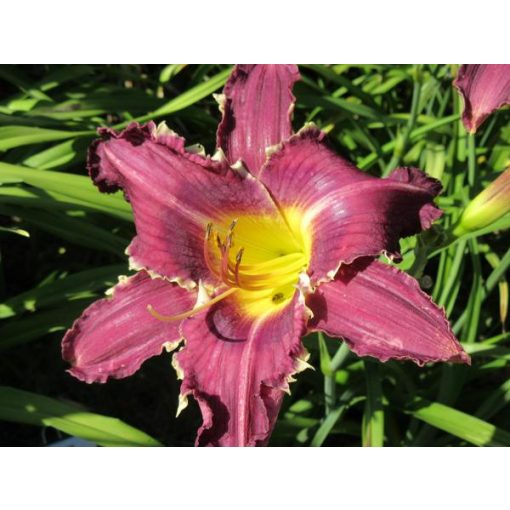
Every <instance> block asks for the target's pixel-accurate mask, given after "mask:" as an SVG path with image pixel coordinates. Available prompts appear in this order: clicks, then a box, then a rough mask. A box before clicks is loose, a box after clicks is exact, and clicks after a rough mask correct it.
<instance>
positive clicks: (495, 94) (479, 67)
mask: <svg viewBox="0 0 510 510" xmlns="http://www.w3.org/2000/svg"><path fill="white" fill-rule="evenodd" d="M453 84H454V86H455V87H456V88H457V89H458V90H459V92H460V94H461V95H462V98H463V99H464V112H463V113H462V121H463V122H464V126H465V127H466V129H467V130H468V131H469V132H471V133H474V132H475V131H476V130H477V129H478V128H479V127H480V126H481V125H482V124H483V122H484V121H485V119H486V118H487V117H488V116H489V115H490V114H491V113H492V112H494V111H496V110H498V109H499V108H501V107H502V106H504V105H507V104H510V65H509V64H463V65H462V66H461V68H460V69H459V73H458V75H457V78H456V79H455V81H454V82H453Z"/></svg>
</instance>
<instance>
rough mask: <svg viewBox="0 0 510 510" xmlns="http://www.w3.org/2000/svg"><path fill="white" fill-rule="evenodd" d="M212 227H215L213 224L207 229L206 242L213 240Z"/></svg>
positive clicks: (208, 225) (209, 224)
mask: <svg viewBox="0 0 510 510" xmlns="http://www.w3.org/2000/svg"><path fill="white" fill-rule="evenodd" d="M212 227H213V224H212V223H208V224H207V227H206V228H205V240H206V241H209V239H210V238H211V233H212Z"/></svg>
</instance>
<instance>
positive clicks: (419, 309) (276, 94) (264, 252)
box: [63, 65, 469, 446]
mask: <svg viewBox="0 0 510 510" xmlns="http://www.w3.org/2000/svg"><path fill="white" fill-rule="evenodd" d="M298 77H299V74H298V70H297V68H296V67H295V66H292V65H256V66H254V65H240V66H237V67H236V68H235V69H234V71H233V73H232V75H231V77H230V79H229V80H228V82H227V84H226V86H225V90H224V95H222V96H221V97H220V104H221V110H222V112H223V119H222V121H221V123H220V126H219V128H218V133H217V142H218V149H219V151H218V152H217V154H216V156H215V157H213V158H210V157H205V156H202V155H200V154H197V153H195V152H190V151H188V150H186V149H185V146H184V140H183V139H182V138H180V137H179V136H177V135H176V134H175V133H173V132H171V131H169V130H168V128H166V126H164V125H162V126H160V127H158V128H157V127H156V126H155V125H154V124H153V123H149V124H147V125H145V126H139V125H137V124H132V125H130V126H128V128H127V129H125V130H124V131H123V132H122V133H115V132H114V131H112V130H109V129H101V130H100V135H101V140H98V141H96V142H95V143H94V144H93V145H92V147H91V148H90V153H89V162H88V165H89V171H90V175H91V177H92V179H93V180H94V182H95V184H96V185H97V186H98V187H99V189H100V190H101V191H106V192H112V191H115V190H117V189H119V188H122V189H123V190H124V193H125V195H126V198H127V199H128V200H129V201H130V203H131V205H132V207H133V211H134V217H135V224H136V230H137V236H136V237H135V238H134V239H133V241H132V243H131V244H130V246H129V248H128V250H127V251H128V254H129V256H130V262H131V266H132V267H133V268H135V269H137V270H138V271H139V272H138V273H137V274H136V275H135V276H132V277H129V278H127V279H124V280H122V281H121V282H120V283H119V284H118V285H117V286H116V287H115V288H114V289H113V295H112V296H111V297H110V298H108V299H103V300H101V301H98V302H97V303H95V304H93V305H92V306H90V307H89V308H88V309H87V310H85V312H84V313H83V315H82V316H81V318H79V319H78V320H77V321H76V322H75V323H74V325H73V327H72V328H71V329H70V330H69V331H68V332H67V334H66V336H65V338H64V340H63V356H64V358H65V359H66V360H67V361H69V362H70V363H71V365H72V368H71V369H70V372H71V374H73V375H74V376H76V377H78V378H79V379H81V380H84V381H86V382H105V381H106V380H107V379H108V378H109V377H114V378H120V377H126V376H128V375H130V374H132V373H133V372H135V371H136V370H137V369H138V368H139V367H140V365H141V364H142V362H143V361H144V360H145V359H147V358H148V357H150V356H153V355H156V354H159V353H160V352H161V351H162V349H163V348H166V349H167V350H171V349H174V348H176V347H177V345H178V344H179V342H180V341H181V340H183V347H182V348H181V349H180V350H179V351H178V352H177V353H176V354H175V355H174V357H173V364H174V367H175V369H176V371H177V374H178V376H179V377H180V378H181V379H182V385H181V396H180V406H179V410H181V409H182V408H183V407H185V405H186V403H187V398H188V397H189V396H190V395H192V396H193V397H194V398H195V399H196V400H197V401H198V404H199V406H200V409H201V411H202V415H203V424H202V426H201V427H200V429H199V431H198V436H197V440H196V444H197V445H217V446H220V445H221V446H227V445H228V446H234V445H239V446H248V445H264V444H266V443H267V441H268V439H269V435H270V433H271V430H272V428H273V426H274V424H275V421H276V417H277V415H278V411H279V409H280V405H281V402H282V398H283V395H284V393H285V392H288V390H289V382H290V381H292V376H293V375H294V374H295V373H296V372H299V371H301V370H302V369H304V368H305V367H306V366H307V363H306V360H307V357H308V355H307V352H306V350H305V348H304V347H303V345H302V343H301V337H302V336H303V335H305V334H306V333H307V332H310V331H325V332H326V333H328V334H329V335H333V336H339V337H344V338H345V339H346V341H347V342H348V343H349V345H350V347H351V348H352V350H353V351H354V352H356V353H357V354H359V355H362V356H375V357H377V358H379V359H380V360H383V361H385V360H388V359H390V358H396V359H410V360H413V361H415V362H416V363H418V364H420V365H421V364H423V363H425V362H429V361H453V362H464V363H468V362H469V357H468V356H467V354H466V353H465V352H464V351H463V350H462V347H461V346H460V344H459V342H458V341H457V340H456V339H455V337H454V335H453V333H452V331H451V329H450V327H449V324H448V321H447V320H446V318H445V315H444V313H443V311H442V310H440V309H439V308H438V307H437V306H436V305H435V304H434V303H432V301H431V300H430V298H429V297H428V296H427V295H426V294H425V293H423V292H422V291H421V290H420V288H419V286H418V283H417V282H416V281H415V280H414V279H413V278H411V277H410V276H408V275H407V274H405V273H403V272H401V271H399V270H398V269H396V268H394V267H391V266H389V265H385V264H383V263H380V262H378V261H377V260H376V258H377V257H378V256H379V255H380V254H381V253H385V254H387V255H388V256H389V257H392V258H394V259H398V258H399V253H398V248H399V238H400V237H403V236H410V235H413V234H416V233H418V232H420V231H421V230H422V229H425V228H428V227H429V226H430V225H431V223H432V221H434V220H435V219H436V218H438V217H439V216H440V214H441V212H440V211H439V210H438V209H437V208H436V207H435V206H434V205H433V199H434V197H435V196H436V195H437V194H438V193H439V191H440V189H441V186H440V184H439V182H438V181H436V180H434V179H431V178H429V177H427V176H426V175H424V174H423V173H422V172H420V171H419V170H417V169H413V168H400V169H398V170H396V171H394V172H393V173H392V174H391V176H390V177H389V178H387V179H378V178H375V177H371V176H369V175H367V174H364V173H362V172H361V171H359V170H358V169H356V167H355V166H354V165H352V164H351V163H349V162H348V161H346V160H344V159H342V158H341V157H339V156H337V155H335V154H334V153H333V152H332V151H331V150H330V149H329V148H328V147H327V146H326V144H325V143H324V140H323V138H324V135H323V133H321V132H320V131H319V130H318V129H316V128H315V127H311V126H308V127H305V128H304V129H302V130H301V131H300V132H299V133H297V134H295V135H292V127H291V121H290V119H291V114H292V110H293V106H294V97H293V95H292V93H291V89H292V86H293V84H294V82H295V81H296V80H297V79H298Z"/></svg>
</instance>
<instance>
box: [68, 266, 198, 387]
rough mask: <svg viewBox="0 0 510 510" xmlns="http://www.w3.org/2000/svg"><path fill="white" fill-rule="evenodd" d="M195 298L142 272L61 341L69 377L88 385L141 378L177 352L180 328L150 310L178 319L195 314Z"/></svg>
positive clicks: (94, 308) (91, 308)
mask: <svg viewBox="0 0 510 510" xmlns="http://www.w3.org/2000/svg"><path fill="white" fill-rule="evenodd" d="M195 301H196V294H195V293H194V292H189V291H187V290H185V289H183V288H181V287H179V286H178V285H175V284H173V283H169V282H167V281H165V280H162V279H154V280H153V279H151V278H150V276H149V275H148V274H147V273H146V272H145V271H141V272H139V273H137V274H136V275H135V276H131V277H130V278H127V279H126V280H125V281H122V282H121V283H119V284H117V285H116V286H115V287H114V290H113V297H111V298H108V299H101V300H100V301H96V302H95V303H93V304H92V305H91V306H89V307H88V308H87V309H86V310H85V311H84V312H83V314H82V316H81V317H80V318H79V319H78V320H76V321H75V322H74V324H73V326H72V328H71V329H69V330H68V332H67V333H66V335H65V337H64V340H63V341H62V356H63V358H64V359H65V360H66V361H68V362H69V363H70V364H71V365H72V368H71V369H69V372H70V373H71V374H72V375H74V376H75V377H77V378H78V379H80V380H82V381H85V382H87V383H91V382H105V381H106V380H107V379H108V377H113V378H115V379H120V378H122V377H127V376H128V375H131V374H133V373H134V372H136V371H137V370H138V369H139V368H140V365H141V364H142V363H143V362H144V361H145V360H146V359H147V358H150V357H151V356H155V355H157V354H160V353H161V351H162V350H163V347H165V346H166V347H168V348H170V347H175V346H172V345H171V344H172V343H174V342H176V341H178V340H179V339H180V337H181V335H180V334H179V322H171V323H169V322H160V321H158V320H156V319H155V318H154V317H152V316H151V315H150V313H149V312H148V311H147V305H149V304H150V305H153V306H154V308H155V309H156V310H158V311H159V312H161V313H163V314H167V315H175V314H177V313H179V312H182V311H187V310H189V309H191V308H193V305H194V303H195Z"/></svg>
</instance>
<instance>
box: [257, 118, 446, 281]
mask: <svg viewBox="0 0 510 510" xmlns="http://www.w3.org/2000/svg"><path fill="white" fill-rule="evenodd" d="M323 136H324V135H323V133H321V132H320V131H319V130H318V129H316V128H314V127H308V128H305V129H303V130H301V131H300V133H298V134H297V135H295V136H293V137H292V138H291V139H290V140H289V141H287V142H285V143H283V144H282V145H281V147H280V149H279V150H277V151H276V152H275V153H274V154H273V155H272V156H271V158H270V159H269V161H268V162H267V164H266V165H265V166H264V168H263V170H262V173H261V176H260V179H261V181H262V182H263V183H264V184H265V185H266V186H267V188H268V189H269V191H270V193H271V195H272V196H273V198H274V199H275V200H276V202H277V203H278V204H279V206H280V208H281V210H282V211H284V213H285V211H289V210H290V211H296V210H297V211H299V212H300V215H301V218H302V220H301V229H302V230H303V231H306V232H307V234H305V237H306V236H307V235H308V236H311V238H312V243H311V262H310V266H309V274H310V275H311V277H312V282H314V283H317V282H323V281H328V280H330V279H332V278H333V277H334V275H335V273H336V271H337V269H338V267H339V265H340V263H350V262H352V261H353V260H355V259H356V258H358V257H363V256H377V255H379V254H380V253H384V252H385V253H387V254H388V255H389V256H391V257H393V258H396V259H398V258H399V253H398V251H399V239H400V238H401V237H406V236H409V235H413V234H416V233H418V232H420V231H421V230H422V229H426V228H428V227H430V225H431V223H432V221H434V220H435V219H437V218H439V217H440V216H441V211H440V210H439V209H437V208H436V207H435V206H434V205H433V199H434V197H435V196H436V195H437V194H438V193H439V192H440V191H441V184H440V182H439V181H437V180H435V179H432V178H430V177H427V176H426V175H425V174H424V173H423V172H421V171H420V170H418V169H415V168H399V169H397V170H395V171H394V172H393V173H392V174H391V175H390V176H389V177H388V178H387V179H379V178H376V177H372V176H370V175H367V174H365V173H363V172H361V171H360V170H358V169H357V168H356V167H355V166H354V165H352V164H351V163H349V162H348V161H346V160H345V159H343V158H341V157H339V156H337V155H335V154H334V153H333V152H332V151H331V150H330V149H328V148H327V147H326V146H325V145H324V143H323V142H322V139H323Z"/></svg>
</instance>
